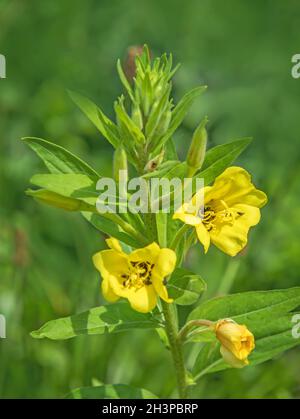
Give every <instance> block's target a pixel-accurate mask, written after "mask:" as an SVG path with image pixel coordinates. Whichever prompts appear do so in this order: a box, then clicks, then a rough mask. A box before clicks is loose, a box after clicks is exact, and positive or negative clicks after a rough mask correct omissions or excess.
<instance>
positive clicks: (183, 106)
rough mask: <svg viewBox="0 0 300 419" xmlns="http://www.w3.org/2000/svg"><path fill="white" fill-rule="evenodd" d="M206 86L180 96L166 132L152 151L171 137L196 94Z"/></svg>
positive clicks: (198, 94)
mask: <svg viewBox="0 0 300 419" xmlns="http://www.w3.org/2000/svg"><path fill="white" fill-rule="evenodd" d="M206 88H207V86H200V87H196V88H195V89H193V90H191V91H190V92H188V93H186V94H185V95H184V96H183V97H182V99H181V100H180V101H179V103H178V104H177V105H176V106H175V108H174V110H173V111H172V119H171V122H170V125H169V128H168V129H167V131H166V133H165V134H164V135H163V136H162V138H161V139H160V140H159V141H158V143H157V144H156V147H155V150H154V151H156V150H157V149H159V148H160V147H161V146H163V145H164V144H165V143H166V142H167V141H168V140H169V139H170V138H171V137H172V135H173V134H174V132H175V131H176V130H177V128H178V127H179V125H180V124H181V123H182V121H183V119H184V117H185V116H186V114H187V112H188V110H189V109H190V107H191V105H192V104H193V102H194V100H195V99H196V98H197V97H198V96H200V95H201V94H202V93H203V92H204V91H205V90H206Z"/></svg>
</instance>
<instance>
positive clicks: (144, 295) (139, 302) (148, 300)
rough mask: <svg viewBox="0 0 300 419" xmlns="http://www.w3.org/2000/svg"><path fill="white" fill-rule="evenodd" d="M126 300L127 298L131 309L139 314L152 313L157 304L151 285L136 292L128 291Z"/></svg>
mask: <svg viewBox="0 0 300 419" xmlns="http://www.w3.org/2000/svg"><path fill="white" fill-rule="evenodd" d="M126 298H128V301H129V303H130V305H131V307H132V308H133V309H134V310H136V311H139V312H140V313H148V312H149V311H152V310H153V309H154V307H155V306H156V303H157V298H156V292H155V290H154V287H153V286H151V285H147V286H144V287H141V288H140V289H138V290H134V289H129V290H128V291H127V296H126Z"/></svg>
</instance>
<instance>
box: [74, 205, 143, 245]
mask: <svg viewBox="0 0 300 419" xmlns="http://www.w3.org/2000/svg"><path fill="white" fill-rule="evenodd" d="M82 215H83V217H84V218H85V219H86V220H87V221H88V222H89V223H91V224H92V225H93V226H94V227H95V228H96V229H97V230H99V231H101V232H102V233H104V234H107V235H108V236H112V237H115V238H116V239H118V240H120V241H121V242H123V243H126V244H128V245H129V246H131V247H134V248H139V247H141V246H140V243H139V242H138V241H137V240H135V239H134V238H133V237H131V236H130V235H129V234H127V233H124V232H123V231H120V230H119V229H118V226H117V225H116V223H115V222H114V221H112V220H109V219H107V218H105V217H102V216H101V215H100V214H99V215H98V214H92V213H90V212H83V213H82Z"/></svg>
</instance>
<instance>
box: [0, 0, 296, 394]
mask: <svg viewBox="0 0 300 419" xmlns="http://www.w3.org/2000/svg"><path fill="white" fill-rule="evenodd" d="M299 17H300V6H299V2H298V1H297V0H290V1H289V2H282V1H280V0H275V1H270V0H269V1H267V0H265V1H264V2H261V1H260V0H255V1H252V2H251V3H250V2H241V1H238V0H228V1H226V2H220V1H218V0H201V1H199V0H190V1H189V2H183V1H180V0H172V1H171V0H164V2H162V1H159V0H152V1H143V2H141V1H138V0H130V1H129V0H122V1H121V0H114V1H113V2H112V1H108V0H101V1H96V0H87V1H85V2H82V1H79V0H73V1H71V0H61V1H57V0H56V1H52V2H40V1H37V0H31V1H28V2H24V1H22V0H0V53H2V54H4V55H5V56H6V60H7V79H5V80H0V112H1V116H0V202H1V205H0V278H1V279H0V313H3V314H5V316H6V318H7V339H5V340H4V339H3V340H1V341H0V397H10V398H13V397H57V396H62V395H64V394H65V393H67V392H68V391H69V389H70V388H73V387H77V386H82V385H90V384H91V382H92V380H93V379H97V380H99V381H101V382H106V383H119V382H122V383H131V384H133V385H136V386H142V387H144V388H147V389H149V390H151V391H152V392H153V393H157V394H161V395H163V396H169V395H170V394H171V392H172V386H173V385H174V379H173V374H172V367H171V364H170V360H169V357H168V354H167V353H166V352H165V350H164V349H163V347H162V346H161V344H160V342H159V340H158V338H157V336H156V335H155V334H154V333H151V332H150V333H149V332H137V333H130V334H126V335H121V334H120V335H115V336H111V337H109V338H107V337H97V336H93V337H80V338H78V339H76V340H72V341H69V342H51V341H43V340H42V341H35V340H33V339H32V338H31V337H30V336H29V332H30V331H31V330H33V329H35V328H37V327H39V326H40V325H41V324H43V323H44V322H46V321H47V320H50V319H52V318H55V317H59V316H64V315H68V314H70V313H74V312H78V311H81V310H84V309H86V308H88V307H91V306H94V305H97V304H100V303H101V302H102V300H101V295H100V293H99V277H98V275H97V273H96V272H95V270H94V269H93V267H92V263H91V255H92V254H93V253H94V252H95V251H96V250H98V249H100V248H102V247H103V239H102V237H101V236H100V235H99V234H98V233H97V232H96V231H95V230H93V229H92V228H91V227H90V226H89V225H87V224H86V223H85V222H84V221H83V220H82V219H80V217H79V216H76V215H70V214H64V213H62V212H60V211H58V210H54V209H51V208H47V207H43V206H39V205H37V204H36V203H35V202H33V201H32V200H30V198H28V197H26V196H25V195H24V192H23V191H24V190H25V189H26V188H27V186H28V184H29V178H30V176H31V175H33V174H34V173H35V172H36V171H37V170H40V171H42V172H43V171H45V169H44V167H43V166H42V163H40V162H39V161H38V159H37V158H36V157H35V156H34V155H33V153H32V152H31V151H30V150H28V149H27V148H26V147H25V146H24V145H23V144H22V143H21V142H20V141H19V138H20V137H23V136H30V135H32V136H40V137H42V138H46V139H49V140H52V141H54V142H56V143H57V144H61V145H63V146H65V147H67V148H69V149H71V150H72V151H74V152H75V153H77V154H79V155H81V156H82V157H83V158H85V159H86V160H88V161H89V162H90V163H91V164H93V165H94V166H95V167H97V168H98V169H99V171H101V172H102V173H104V174H107V175H109V174H110V172H111V164H110V157H111V155H112V150H111V148H110V146H109V145H108V144H107V143H106V142H105V141H104V140H103V138H101V137H100V135H99V134H98V133H97V132H96V130H95V129H94V128H93V126H92V125H91V124H90V123H89V122H88V121H87V120H86V119H85V117H84V116H83V115H81V114H80V112H79V111H78V110H77V109H75V107H74V106H73V104H72V103H71V101H70V99H69V98H68V96H67V94H66V89H73V90H75V91H79V92H82V93H83V94H85V95H86V96H89V97H90V98H92V99H94V100H95V101H96V102H97V103H99V104H100V105H101V106H102V107H103V109H104V110H105V111H106V112H107V113H108V114H110V115H111V114H112V102H113V99H115V98H116V96H117V95H118V94H119V93H120V92H121V90H122V88H121V85H120V82H119V81H118V78H117V72H116V70H115V63H116V59H117V58H118V57H121V58H124V57H125V55H126V49H127V47H128V46H129V45H134V44H143V43H144V42H147V43H148V44H149V45H150V47H151V49H152V51H153V53H154V54H160V53H162V52H164V51H167V52H170V51H171V52H173V54H174V58H175V60H176V61H180V62H181V63H182V67H181V69H180V70H179V72H178V74H177V75H176V77H175V82H174V95H175V98H178V97H180V95H181V94H183V93H184V92H185V91H186V90H188V89H189V88H192V87H194V86H196V85H198V84H202V83H205V84H208V86H209V90H208V92H207V93H206V94H205V95H204V96H203V97H202V99H201V100H200V101H199V102H198V103H197V104H195V106H194V107H193V109H192V112H190V114H189V115H188V117H187V118H186V120H185V123H184V126H183V127H182V129H181V130H180V131H179V132H178V133H177V134H176V142H177V144H178V147H179V150H180V154H181V156H182V157H183V156H184V153H185V150H186V148H187V146H188V143H189V139H190V137H191V132H192V130H193V129H194V127H195V126H196V124H197V123H198V122H199V120H200V118H201V117H202V116H203V115H205V114H208V116H209V119H210V121H211V122H210V125H209V138H210V146H213V145H216V144H220V143H224V142H225V141H229V140H231V139H234V138H239V137H243V136H253V137H254V142H253V144H252V146H251V147H250V148H249V149H248V150H247V151H246V153H245V154H244V155H243V156H242V157H241V158H240V160H239V162H238V163H239V164H242V165H243V166H245V167H246V168H247V169H248V170H249V171H250V172H251V173H253V177H254V180H255V182H256V184H257V185H258V186H259V187H260V188H261V189H263V190H265V191H267V192H268V195H269V198H270V200H269V204H268V206H267V207H266V208H265V209H264V210H263V218H262V222H261V224H260V225H259V226H258V227H257V228H256V229H255V230H254V231H253V232H252V233H251V239H250V245H249V248H248V249H247V250H246V252H245V253H244V255H243V256H240V257H238V258H236V259H234V260H231V259H229V258H228V257H227V256H225V255H223V254H221V253H220V252H219V251H217V250H215V249H211V250H210V251H209V254H208V256H205V257H204V256H203V253H202V252H201V250H200V248H199V247H197V248H195V249H193V251H192V252H191V254H190V257H189V260H188V264H189V266H191V267H192V268H193V269H195V270H196V271H197V272H199V273H201V274H202V275H203V277H204V278H205V279H206V280H207V282H208V286H209V289H208V293H207V297H210V296H213V295H217V294H222V293H227V292H237V291H242V290H251V289H253V290H254V289H271V288H285V287H290V286H294V285H299V271H300V259H299V252H300V242H299V236H300V221H299V220H300V216H299V215H300V207H299V198H298V185H297V181H298V178H299V174H300V173H299V171H300V169H299V164H298V161H299V157H300V155H299V154H300V151H299V150H300V148H299V145H300V144H299V133H300V119H299V97H300V96H299V94H300V81H298V80H294V79H292V77H291V75H290V70H291V56H292V55H293V54H295V53H299V41H300V33H299ZM224 272H226V275H225V277H224V278H223V279H222V277H223V276H224V275H223V274H224ZM194 350H195V351H196V350H197V348H195V349H194ZM192 358H193V354H191V356H190V362H192ZM299 362H300V353H299V349H295V350H293V351H290V352H289V353H286V354H284V355H283V356H281V357H279V358H278V359H276V360H274V361H272V362H268V363H266V364H264V365H261V366H258V367H255V368H246V369H243V370H241V371H240V370H234V371H226V372H223V373H220V374H216V375H214V376H211V377H208V378H205V379H203V381H202V383H201V384H200V385H198V386H196V387H195V388H194V396H195V397H207V398H211V397H278V398H289V397H299V396H300V378H299V371H298V369H297V365H298V364H299ZM162 377H163V379H162Z"/></svg>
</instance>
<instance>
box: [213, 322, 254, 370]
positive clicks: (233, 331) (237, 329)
mask: <svg viewBox="0 0 300 419" xmlns="http://www.w3.org/2000/svg"><path fill="white" fill-rule="evenodd" d="M213 328H214V331H215V333H216V337H217V339H218V340H219V341H220V342H221V348H220V352H221V355H222V356H223V359H224V361H225V362H227V363H228V364H229V365H231V366H232V367H234V368H243V367H244V366H246V365H248V364H249V361H248V356H249V355H250V353H251V352H252V351H253V349H254V348H255V343H254V336H253V334H252V333H251V332H250V331H249V330H248V329H247V327H246V326H245V325H240V324H237V323H235V322H234V321H233V320H231V319H223V320H219V321H218V322H217V323H215V324H214V326H213Z"/></svg>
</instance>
